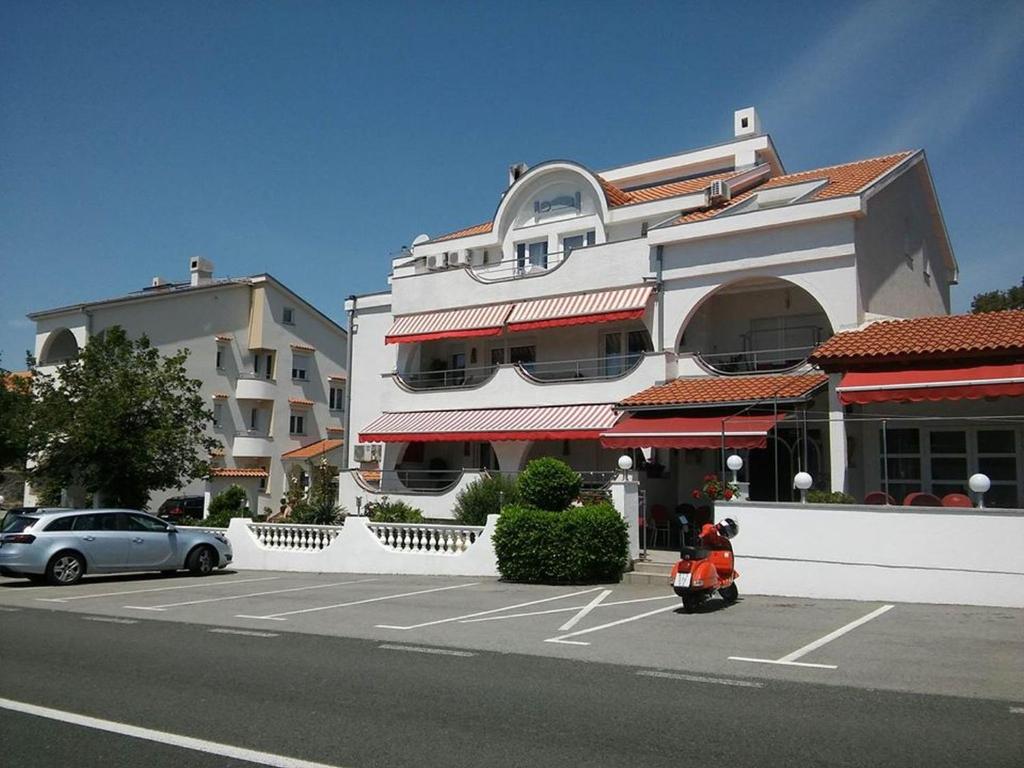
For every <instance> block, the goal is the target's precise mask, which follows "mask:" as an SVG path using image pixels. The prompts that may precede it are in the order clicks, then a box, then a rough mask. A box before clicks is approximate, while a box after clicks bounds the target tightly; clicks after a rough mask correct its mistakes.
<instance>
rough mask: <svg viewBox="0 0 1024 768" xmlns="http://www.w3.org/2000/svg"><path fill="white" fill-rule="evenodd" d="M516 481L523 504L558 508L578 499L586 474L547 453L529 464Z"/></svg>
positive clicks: (542, 507) (550, 508) (549, 508)
mask: <svg viewBox="0 0 1024 768" xmlns="http://www.w3.org/2000/svg"><path fill="white" fill-rule="evenodd" d="M517 482H518V485H519V498H520V500H522V502H523V504H526V505H529V506H532V507H536V508H537V509H546V510H549V511H552V512H558V511H561V510H563V509H565V508H566V507H568V506H569V505H570V504H572V503H573V502H574V501H576V499H577V497H578V496H579V495H580V486H582V485H583V478H582V477H580V474H579V472H576V471H574V470H572V469H571V468H570V467H569V465H568V464H566V463H565V462H564V461H560V460H558V459H554V458H551V457H544V458H540V459H534V460H533V461H531V462H530V463H529V464H527V465H526V469H524V470H523V471H522V473H521V474H520V475H519V479H518V481H517Z"/></svg>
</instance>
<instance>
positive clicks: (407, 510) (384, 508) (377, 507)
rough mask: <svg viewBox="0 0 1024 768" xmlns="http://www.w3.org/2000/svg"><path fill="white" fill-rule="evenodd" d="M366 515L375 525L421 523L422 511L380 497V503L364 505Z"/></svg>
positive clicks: (400, 502)
mask: <svg viewBox="0 0 1024 768" xmlns="http://www.w3.org/2000/svg"><path fill="white" fill-rule="evenodd" d="M365 509H366V514H367V515H368V516H369V518H370V520H372V521H373V522H375V523H422V522H423V510H421V509H417V508H416V507H411V506H409V505H408V504H406V503H405V502H404V501H389V500H388V497H387V496H382V497H381V499H380V501H371V502H370V503H369V504H367V505H366V507H365Z"/></svg>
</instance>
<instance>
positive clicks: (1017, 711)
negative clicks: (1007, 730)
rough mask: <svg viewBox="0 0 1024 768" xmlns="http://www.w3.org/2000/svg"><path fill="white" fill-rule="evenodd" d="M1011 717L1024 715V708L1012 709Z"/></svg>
mask: <svg viewBox="0 0 1024 768" xmlns="http://www.w3.org/2000/svg"><path fill="white" fill-rule="evenodd" d="M1010 714H1011V715H1024V707H1010Z"/></svg>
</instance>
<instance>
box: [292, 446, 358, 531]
mask: <svg viewBox="0 0 1024 768" xmlns="http://www.w3.org/2000/svg"><path fill="white" fill-rule="evenodd" d="M307 465H308V466H309V477H310V484H309V495H308V497H305V495H304V494H303V496H304V497H300V499H299V501H298V502H297V503H294V504H292V507H291V510H292V511H291V515H290V517H289V519H290V520H292V521H293V522H296V523H305V524H308V525H334V524H335V523H337V522H338V521H340V520H342V519H343V518H344V517H345V508H344V507H343V506H341V505H339V504H338V487H337V478H338V468H337V467H333V466H331V465H330V464H328V463H327V462H326V461H322V460H321V461H308V462H307ZM295 485H297V486H298V487H299V488H300V489H301V487H302V485H301V481H299V482H296V483H295ZM290 490H291V489H289V491H290Z"/></svg>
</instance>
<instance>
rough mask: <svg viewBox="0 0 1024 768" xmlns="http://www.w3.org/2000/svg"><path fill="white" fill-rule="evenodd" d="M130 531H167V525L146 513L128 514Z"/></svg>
mask: <svg viewBox="0 0 1024 768" xmlns="http://www.w3.org/2000/svg"><path fill="white" fill-rule="evenodd" d="M127 518H128V530H129V531H144V532H147V533H167V526H166V525H165V524H164V523H162V522H161V521H159V520H155V519H153V518H152V517H145V516H144V515H127Z"/></svg>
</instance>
